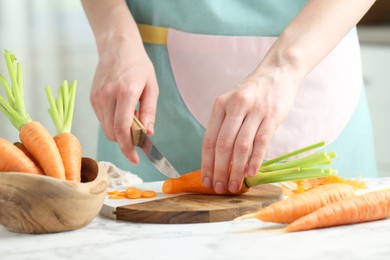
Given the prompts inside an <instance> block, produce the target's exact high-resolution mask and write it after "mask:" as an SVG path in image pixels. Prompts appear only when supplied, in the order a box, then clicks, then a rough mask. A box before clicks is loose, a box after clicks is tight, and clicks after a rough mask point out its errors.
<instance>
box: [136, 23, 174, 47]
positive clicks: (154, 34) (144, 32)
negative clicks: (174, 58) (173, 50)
mask: <svg viewBox="0 0 390 260" xmlns="http://www.w3.org/2000/svg"><path fill="white" fill-rule="evenodd" d="M137 26H138V30H139V32H140V34H141V38H142V41H143V42H144V43H151V44H158V45H166V44H167V35H168V28H166V27H159V26H153V25H147V24H137Z"/></svg>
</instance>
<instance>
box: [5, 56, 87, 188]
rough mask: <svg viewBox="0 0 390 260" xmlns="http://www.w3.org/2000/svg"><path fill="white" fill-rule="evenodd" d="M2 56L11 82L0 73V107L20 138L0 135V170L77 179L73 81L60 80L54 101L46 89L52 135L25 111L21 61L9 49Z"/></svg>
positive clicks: (78, 152) (78, 164)
mask: <svg viewBox="0 0 390 260" xmlns="http://www.w3.org/2000/svg"><path fill="white" fill-rule="evenodd" d="M4 57H5V61H6V64H7V68H8V73H9V77H10V82H11V84H9V83H8V82H7V80H6V79H5V77H4V76H3V75H1V74H0V83H1V85H2V86H3V89H4V92H5V94H6V98H7V100H5V98H3V97H2V96H0V110H1V111H2V112H3V113H4V114H5V116H6V117H7V118H8V119H9V121H10V122H11V123H12V124H13V126H14V127H15V128H16V129H17V130H18V131H19V139H20V142H15V144H13V143H12V142H9V141H7V140H6V139H3V138H0V172H8V171H16V172H25V173H35V174H45V175H48V176H52V177H56V178H59V179H67V180H75V181H80V174H81V173H80V172H81V145H80V142H79V141H78V139H77V138H76V137H75V136H73V135H72V134H71V133H70V130H71V122H72V117H73V107H74V100H75V93H76V92H75V91H76V82H74V83H73V84H72V86H71V87H68V86H67V83H66V82H64V84H63V85H62V86H61V87H60V89H59V95H58V98H57V100H56V102H54V98H53V96H52V95H51V91H50V90H49V89H47V93H48V98H49V101H50V109H49V113H50V115H51V117H52V119H53V121H54V123H55V125H56V127H57V131H58V134H57V135H56V136H55V137H54V138H53V136H52V135H51V134H50V133H49V131H48V130H47V129H46V128H45V127H44V126H43V125H42V124H41V123H39V122H37V121H33V120H32V119H31V117H30V116H29V115H28V114H27V112H26V109H25V104H24V83H23V70H22V65H21V63H19V62H18V61H17V59H16V57H15V55H14V54H13V53H11V52H10V51H5V54H4Z"/></svg>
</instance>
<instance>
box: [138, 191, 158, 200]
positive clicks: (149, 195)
mask: <svg viewBox="0 0 390 260" xmlns="http://www.w3.org/2000/svg"><path fill="white" fill-rule="evenodd" d="M156 196H157V193H156V192H155V191H152V190H144V191H142V193H141V197H142V198H153V197H156Z"/></svg>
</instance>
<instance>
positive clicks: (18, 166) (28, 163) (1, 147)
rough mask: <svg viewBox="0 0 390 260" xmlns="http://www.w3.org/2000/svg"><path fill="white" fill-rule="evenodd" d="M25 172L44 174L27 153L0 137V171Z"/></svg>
mask: <svg viewBox="0 0 390 260" xmlns="http://www.w3.org/2000/svg"><path fill="white" fill-rule="evenodd" d="M10 171H13V172H25V173H36V174H43V171H42V169H41V168H40V167H39V166H37V165H36V164H35V163H34V162H33V161H32V160H31V159H30V158H29V157H28V156H27V155H26V154H24V153H23V151H21V150H20V149H18V148H17V147H16V146H14V145H13V144H12V143H11V142H9V141H8V140H6V139H3V138H0V172H10Z"/></svg>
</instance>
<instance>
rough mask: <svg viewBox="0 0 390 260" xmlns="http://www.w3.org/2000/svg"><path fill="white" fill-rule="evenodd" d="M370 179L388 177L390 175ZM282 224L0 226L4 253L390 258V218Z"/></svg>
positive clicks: (114, 256) (3, 256)
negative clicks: (53, 230)
mask: <svg viewBox="0 0 390 260" xmlns="http://www.w3.org/2000/svg"><path fill="white" fill-rule="evenodd" d="M370 183H371V186H376V185H378V184H383V183H390V178H386V179H376V180H373V181H371V182H370ZM278 227H281V225H279V226H278V225H275V224H272V223H262V222H260V221H257V220H254V219H248V220H244V221H240V222H220V223H209V224H182V225H160V224H135V223H129V222H120V221H114V220H111V219H107V218H104V217H101V216H98V217H96V218H95V219H94V220H93V221H92V223H90V224H89V225H88V226H87V227H85V228H83V229H79V230H75V231H70V232H63V233H58V234H44V235H27V234H17V233H12V232H9V231H7V230H6V229H5V228H4V227H2V226H0V259H2V260H3V259H4V260H8V259H50V260H52V259H94V260H96V259H112V260H117V259H142V260H149V259H169V260H173V259H189V260H191V259H215V260H217V259H232V260H233V259H289V260H291V259H300V260H306V259H307V260H309V259H310V260H312V259H316V260H317V259H342V260H344V259H354V260H358V259H369V260H375V259H390V219H386V220H381V221H375V222H370V223H364V224H356V225H349V226H342V227H335V228H327V229H321V230H313V231H306V232H297V233H280V232H274V231H272V232H271V231H269V229H274V228H278ZM267 229H268V231H267ZM248 230H250V231H254V230H263V231H260V232H245V231H248ZM264 230H266V231H264Z"/></svg>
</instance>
